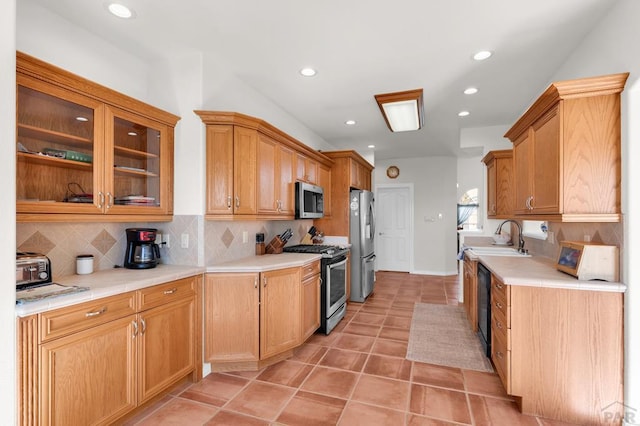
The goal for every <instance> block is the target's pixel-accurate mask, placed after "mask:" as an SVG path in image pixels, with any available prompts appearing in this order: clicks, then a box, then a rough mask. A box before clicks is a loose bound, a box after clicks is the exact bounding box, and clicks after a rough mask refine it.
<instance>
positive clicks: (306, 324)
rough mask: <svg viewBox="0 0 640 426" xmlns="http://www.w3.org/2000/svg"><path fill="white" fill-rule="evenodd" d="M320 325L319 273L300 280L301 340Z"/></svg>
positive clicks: (305, 338)
mask: <svg viewBox="0 0 640 426" xmlns="http://www.w3.org/2000/svg"><path fill="white" fill-rule="evenodd" d="M318 327H320V275H314V276H312V277H309V278H307V279H306V280H304V281H302V341H303V342H304V341H305V340H307V339H308V338H309V337H310V336H311V335H312V334H313V333H315V332H316V330H317V329H318Z"/></svg>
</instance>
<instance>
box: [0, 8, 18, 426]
mask: <svg viewBox="0 0 640 426" xmlns="http://www.w3.org/2000/svg"><path fill="white" fill-rule="evenodd" d="M2 5H3V10H2V13H1V14H0V99H2V102H0V141H2V142H1V143H0V182H2V183H3V185H0V199H2V208H0V235H2V242H0V283H2V285H0V342H4V344H3V348H4V350H3V351H2V355H0V389H2V397H1V398H0V413H2V414H1V417H2V424H6V425H13V424H16V420H17V415H16V394H17V392H15V391H14V390H15V384H16V358H15V352H16V345H15V341H16V336H15V306H16V292H15V288H14V287H13V285H12V284H11V283H13V280H14V279H15V267H16V264H15V257H14V256H15V251H16V244H15V241H16V209H15V205H16V204H15V200H16V192H15V188H16V168H15V167H16V154H15V152H16V150H15V145H14V144H13V143H11V142H10V141H15V140H16V135H15V128H16V118H15V117H16V110H15V105H16V98H15V95H16V79H15V75H16V74H15V69H16V60H15V25H16V18H15V7H16V3H15V0H8V1H4V2H3V3H2Z"/></svg>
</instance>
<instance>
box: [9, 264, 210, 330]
mask: <svg viewBox="0 0 640 426" xmlns="http://www.w3.org/2000/svg"><path fill="white" fill-rule="evenodd" d="M204 270H205V268H203V267H200V266H181V265H158V266H156V267H155V268H151V269H125V268H114V269H108V270H102V271H97V272H94V273H93V274H88V275H69V276H66V277H60V278H59V279H56V280H55V282H56V283H58V284H62V285H68V286H80V287H89V290H88V291H82V292H79V293H72V294H66V295H61V296H56V297H50V298H45V299H42V300H38V301H33V302H27V303H23V304H22V305H16V315H17V316H19V317H24V316H28V315H32V314H37V313H40V312H45V311H49V310H51V309H56V308H62V307H65V306H71V305H75V304H78V303H81V302H87V301H90V300H95V299H100V298H102V297H107V296H113V295H115V294H121V293H126V292H128V291H133V290H139V289H141V288H145V287H151V286H154V285H157V284H163V283H166V282H169V281H175V280H179V279H182V278H187V277H192V276H194V275H199V274H202V273H204Z"/></svg>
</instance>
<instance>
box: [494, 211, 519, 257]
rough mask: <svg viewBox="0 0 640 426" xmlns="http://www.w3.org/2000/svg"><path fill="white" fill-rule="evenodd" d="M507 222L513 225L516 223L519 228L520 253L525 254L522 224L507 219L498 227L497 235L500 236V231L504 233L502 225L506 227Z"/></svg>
mask: <svg viewBox="0 0 640 426" xmlns="http://www.w3.org/2000/svg"><path fill="white" fill-rule="evenodd" d="M507 222H511V223H515V224H516V226H517V227H518V253H525V250H524V238H522V228H521V227H520V224H519V223H518V222H516V221H515V220H513V219H507V220H505V221H504V222H502V223H501V224H500V226H498V229H496V232H495V233H496V234H499V233H500V231H502V225H504V224H505V223H507Z"/></svg>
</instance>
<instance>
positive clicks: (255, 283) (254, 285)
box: [253, 277, 258, 288]
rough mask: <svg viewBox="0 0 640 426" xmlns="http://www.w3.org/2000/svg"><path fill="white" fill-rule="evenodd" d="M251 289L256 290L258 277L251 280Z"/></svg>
mask: <svg viewBox="0 0 640 426" xmlns="http://www.w3.org/2000/svg"><path fill="white" fill-rule="evenodd" d="M253 288H258V277H256V278H255V279H254V280H253Z"/></svg>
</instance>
